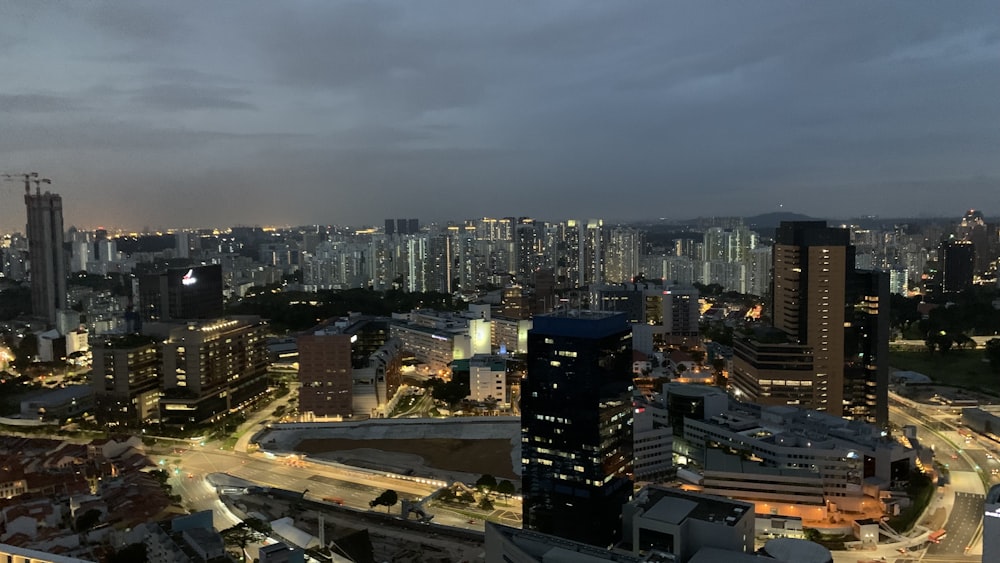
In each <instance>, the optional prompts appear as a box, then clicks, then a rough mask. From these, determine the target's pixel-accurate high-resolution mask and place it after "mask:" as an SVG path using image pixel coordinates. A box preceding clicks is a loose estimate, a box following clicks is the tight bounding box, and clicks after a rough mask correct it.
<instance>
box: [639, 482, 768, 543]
mask: <svg viewBox="0 0 1000 563" xmlns="http://www.w3.org/2000/svg"><path fill="white" fill-rule="evenodd" d="M622 527H623V529H624V533H623V534H622V547H625V548H627V549H629V550H631V551H632V553H635V554H637V555H646V554H649V553H654V552H660V553H668V554H672V555H674V556H675V557H676V558H677V560H678V561H688V560H689V559H691V558H692V557H694V555H695V553H697V552H698V551H699V550H700V549H702V548H706V547H714V548H721V549H724V550H726V551H727V552H735V553H747V554H750V553H753V551H754V507H753V505H752V504H750V503H746V502H740V501H735V500H730V499H726V498H722V497H716V496H711V495H705V494H700V493H693V492H688V491H683V490H681V489H668V488H666V487H660V486H656V485H647V486H646V487H643V488H642V490H640V491H639V492H638V493H637V494H636V496H635V499H633V500H632V501H631V502H629V503H627V504H626V505H625V506H623V507H622Z"/></svg>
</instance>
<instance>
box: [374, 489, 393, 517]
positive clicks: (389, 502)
mask: <svg viewBox="0 0 1000 563" xmlns="http://www.w3.org/2000/svg"><path fill="white" fill-rule="evenodd" d="M397 502H399V494H397V493H396V491H394V490H392V489H388V490H386V491H385V492H383V493H382V494H380V495H379V496H378V497H376V498H375V500H372V501H369V502H368V506H370V507H371V508H375V507H376V506H384V507H385V511H386V512H389V509H390V508H392V507H393V506H395V505H396V503H397Z"/></svg>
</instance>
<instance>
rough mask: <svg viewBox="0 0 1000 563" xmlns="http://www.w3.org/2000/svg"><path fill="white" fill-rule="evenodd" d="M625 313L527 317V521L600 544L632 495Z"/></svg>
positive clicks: (617, 528) (607, 541)
mask: <svg viewBox="0 0 1000 563" xmlns="http://www.w3.org/2000/svg"><path fill="white" fill-rule="evenodd" d="M631 336H632V334H631V330H630V328H629V324H628V319H627V317H626V316H625V315H623V314H617V313H605V312H596V311H566V312H562V313H559V314H552V315H541V316H537V317H535V319H534V327H533V329H532V330H531V331H530V332H529V333H528V360H527V367H528V370H527V372H528V375H527V378H526V379H525V380H524V382H523V384H522V395H521V396H522V399H521V421H522V422H521V457H522V460H521V462H522V465H523V471H522V485H523V486H522V489H523V492H524V510H523V513H524V527H525V528H527V529H531V530H537V531H540V532H544V533H549V534H553V535H556V536H559V537H562V538H566V539H571V540H574V541H581V542H585V543H589V544H592V545H599V546H604V547H607V546H609V545H612V544H614V543H615V541H617V540H618V539H619V537H620V533H621V507H622V505H623V504H624V503H626V502H628V501H629V500H630V499H631V497H632V477H631V475H632V448H633V443H632V397H631V390H632V374H631V363H632V349H631V348H632V347H631Z"/></svg>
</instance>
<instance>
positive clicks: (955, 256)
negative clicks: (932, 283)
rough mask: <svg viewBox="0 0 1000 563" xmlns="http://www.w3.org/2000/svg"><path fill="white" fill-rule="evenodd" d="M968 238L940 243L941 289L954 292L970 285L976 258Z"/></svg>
mask: <svg viewBox="0 0 1000 563" xmlns="http://www.w3.org/2000/svg"><path fill="white" fill-rule="evenodd" d="M975 255H976V252H975V246H974V245H973V244H972V241H970V240H946V241H944V242H942V243H941V247H940V250H939V256H940V258H941V268H940V270H939V271H940V272H941V291H943V292H945V293H955V292H959V291H962V290H964V289H968V288H970V287H972V274H973V271H974V268H975V259H976V256H975Z"/></svg>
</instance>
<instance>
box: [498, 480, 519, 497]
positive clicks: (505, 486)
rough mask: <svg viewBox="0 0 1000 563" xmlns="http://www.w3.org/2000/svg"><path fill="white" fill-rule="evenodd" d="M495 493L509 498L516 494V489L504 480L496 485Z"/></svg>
mask: <svg viewBox="0 0 1000 563" xmlns="http://www.w3.org/2000/svg"><path fill="white" fill-rule="evenodd" d="M496 491H497V494H500V495H503V496H504V497H509V496H511V495H513V494H514V493H516V492H517V489H515V488H514V483H511V482H510V481H508V480H506V479H504V480H503V481H500V482H499V483H497V488H496Z"/></svg>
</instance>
